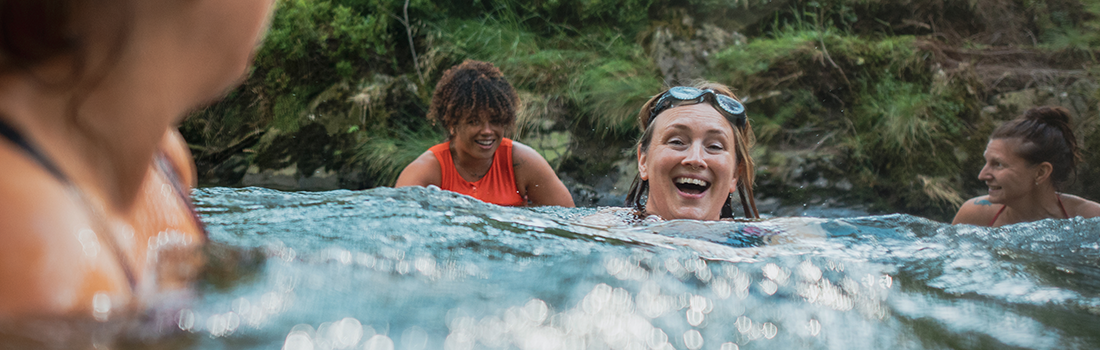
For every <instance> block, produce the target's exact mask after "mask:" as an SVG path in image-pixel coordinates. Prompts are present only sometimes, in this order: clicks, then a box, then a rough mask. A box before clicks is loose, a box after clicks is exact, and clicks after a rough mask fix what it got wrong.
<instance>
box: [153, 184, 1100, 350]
mask: <svg viewBox="0 0 1100 350" xmlns="http://www.w3.org/2000/svg"><path fill="white" fill-rule="evenodd" d="M195 198H196V204H197V206H198V208H199V210H200V212H201V214H202V216H203V219H204V221H205V222H206V223H207V224H208V227H209V229H210V235H211V236H210V237H211V240H212V241H213V242H214V246H215V249H214V251H221V253H214V254H213V257H212V259H213V260H212V262H211V264H212V265H213V266H212V267H213V269H212V271H213V272H212V273H211V274H209V275H208V276H207V277H206V278H205V280H204V281H203V282H202V283H201V284H200V286H199V289H200V294H201V297H200V299H199V300H197V302H196V304H195V305H193V306H192V307H191V308H189V309H187V310H184V311H183V312H181V314H180V318H179V327H180V328H181V329H182V332H181V333H182V335H180V336H176V337H170V338H169V339H166V340H161V342H162V343H160V344H157V343H152V344H150V345H153V346H157V345H165V344H168V343H171V344H184V346H185V347H189V348H194V349H279V348H282V349H639V350H641V349H700V348H702V349H756V348H775V349H787V348H820V349H853V348H855V349H870V348H875V349H880V348H901V349H926V348H989V349H1003V348H1014V347H1018V348H1035V349H1066V348H1069V349H1073V348H1100V332H1098V330H1100V230H1097V228H1096V227H1097V223H1098V221H1097V220H1082V219H1070V220H1045V221H1040V222H1036V223H1028V224H1020V225H1013V226H1008V227H1004V228H998V229H987V228H977V227H972V226H950V225H945V224H942V223H938V222H933V221H929V220H926V219H922V218H918V217H913V216H908V215H887V216H864V217H846V218H783V219H770V220H764V221H761V222H758V223H742V222H692V221H672V222H666V223H646V224H639V225H634V226H621V227H613V228H603V227H599V226H594V225H583V224H579V222H580V221H581V220H580V219H581V218H583V217H586V216H588V215H591V214H592V213H594V212H595V211H596V209H592V208H578V209H564V208H535V209H527V208H505V207H499V206H494V205H489V204H484V203H481V202H478V201H476V200H473V199H470V198H468V197H464V196H459V195H454V194H451V193H449V192H444V191H439V190H433V189H424V188H404V189H389V188H379V189H374V190H368V191H358V192H352V191H333V192H320V193H317V192H310V193H287V192H279V191H274V190H266V189H255V188H247V189H230V188H207V189H199V190H196V192H195ZM761 231H764V232H772V233H774V234H775V235H774V236H772V237H769V238H767V239H765V241H767V242H768V243H769V244H763V245H759V244H758V243H759V241H760V240H753V239H744V238H745V237H748V236H747V234H746V232H761ZM655 233H658V234H655ZM750 238H751V237H750ZM754 245H755V246H754Z"/></svg>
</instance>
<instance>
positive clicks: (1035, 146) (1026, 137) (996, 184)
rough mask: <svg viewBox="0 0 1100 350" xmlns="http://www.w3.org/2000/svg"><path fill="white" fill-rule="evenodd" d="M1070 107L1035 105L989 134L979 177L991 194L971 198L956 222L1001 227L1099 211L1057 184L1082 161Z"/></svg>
mask: <svg viewBox="0 0 1100 350" xmlns="http://www.w3.org/2000/svg"><path fill="white" fill-rule="evenodd" d="M1080 158H1081V156H1080V154H1079V152H1078V149H1077V138H1076V137H1075V136H1074V135H1073V130H1072V128H1071V127H1070V116H1069V111H1067V110H1066V109H1065V108H1062V107H1036V108H1032V109H1029V110H1027V111H1026V112H1024V115H1023V116H1020V117H1018V118H1016V119H1014V120H1012V121H1009V122H1007V123H1005V124H1004V125H1001V126H1000V127H998V128H997V129H996V130H994V131H993V134H992V135H991V136H990V137H989V144H988V145H987V146H986V148H985V167H983V168H982V171H981V172H980V173H978V179H979V180H982V181H985V183H986V185H988V186H989V194H988V195H985V196H981V197H976V198H973V199H971V200H969V201H966V203H964V204H963V205H962V208H959V212H958V214H956V215H955V219H954V221H952V224H970V225H978V226H990V227H998V226H1004V225H1011V224H1015V223H1021V222H1031V221H1037V220H1042V219H1051V218H1053V219H1068V218H1071V217H1075V216H1081V217H1085V218H1091V217H1096V216H1100V204H1097V203H1096V202H1093V201H1090V200H1087V199H1084V198H1081V197H1077V196H1074V195H1070V194H1064V193H1060V192H1058V190H1059V189H1060V188H1061V187H1062V186H1063V185H1064V184H1065V183H1066V182H1067V181H1069V180H1070V178H1071V177H1072V175H1075V173H1076V169H1077V163H1078V162H1079V161H1080Z"/></svg>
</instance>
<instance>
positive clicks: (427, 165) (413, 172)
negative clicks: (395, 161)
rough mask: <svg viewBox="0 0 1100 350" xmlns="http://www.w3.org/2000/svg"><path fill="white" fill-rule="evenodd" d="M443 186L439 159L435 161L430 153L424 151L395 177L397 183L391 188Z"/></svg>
mask: <svg viewBox="0 0 1100 350" xmlns="http://www.w3.org/2000/svg"><path fill="white" fill-rule="evenodd" d="M442 184H443V173H442V170H440V169H439V159H435V154H432V151H426V152H424V154H421V155H420V156H419V157H416V160H414V161H413V162H412V163H409V165H408V166H406V167H405V170H402V171H401V175H399V176H397V183H395V184H394V185H393V187H406V186H428V185H436V186H440V185H442Z"/></svg>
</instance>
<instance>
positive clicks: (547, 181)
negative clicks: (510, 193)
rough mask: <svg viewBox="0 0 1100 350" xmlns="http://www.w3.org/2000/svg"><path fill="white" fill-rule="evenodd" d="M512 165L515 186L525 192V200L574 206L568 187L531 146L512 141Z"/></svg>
mask: <svg viewBox="0 0 1100 350" xmlns="http://www.w3.org/2000/svg"><path fill="white" fill-rule="evenodd" d="M512 166H513V169H514V170H515V176H516V187H518V188H519V190H520V193H521V194H524V193H526V196H527V200H528V201H530V202H531V203H532V204H534V205H557V206H562V207H570V208H571V207H573V206H574V204H573V196H572V195H570V194H569V189H567V188H565V184H562V183H561V179H559V178H558V174H557V173H555V172H554V169H553V168H551V167H550V163H547V162H546V159H545V158H542V155H540V154H539V153H538V152H535V150H534V149H533V148H531V147H528V146H527V145H524V144H522V143H519V142H512Z"/></svg>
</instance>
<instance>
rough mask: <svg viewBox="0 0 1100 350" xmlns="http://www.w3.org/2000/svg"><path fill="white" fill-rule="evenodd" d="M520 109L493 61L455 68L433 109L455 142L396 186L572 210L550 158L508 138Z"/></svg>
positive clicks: (414, 166)
mask: <svg viewBox="0 0 1100 350" xmlns="http://www.w3.org/2000/svg"><path fill="white" fill-rule="evenodd" d="M518 108H519V97H517V96H516V91H515V89H513V88H512V84H509V83H508V81H507V80H504V76H503V75H502V74H501V73H500V70H499V69H497V67H494V66H493V65H492V64H491V63H488V62H480V61H466V62H463V63H462V64H460V65H457V66H454V67H451V69H448V70H447V71H446V72H444V73H443V78H442V79H440V80H439V84H437V85H436V87H435V93H433V94H432V104H431V107H429V110H428V118H429V119H433V120H439V121H442V122H443V126H444V127H445V128H447V131H448V132H449V133H450V138H449V139H448V140H447V142H444V143H441V144H438V145H435V146H434V147H432V148H431V149H429V150H428V151H427V152H424V154H421V155H420V157H418V158H416V160H414V161H413V162H412V163H410V164H409V165H408V166H407V167H405V170H402V171H401V175H400V176H399V177H398V178H397V184H395V185H394V187H404V186H428V185H435V186H438V187H440V188H442V189H444V190H448V191H452V192H458V193H461V194H465V195H468V196H471V197H474V198H477V199H479V200H481V201H484V202H488V203H493V204H497V205H508V206H524V205H527V204H528V203H530V204H533V205H558V206H563V207H572V206H573V197H572V196H571V195H570V194H569V190H568V189H566V188H565V185H564V184H562V182H561V180H560V179H558V175H557V174H556V173H554V169H553V168H551V167H550V164H549V163H547V162H546V159H544V158H542V156H541V155H539V154H538V152H535V150H534V149H532V148H531V147H528V146H527V145H524V144H521V143H519V142H513V141H512V140H511V139H509V138H507V137H506V135H508V134H511V133H512V131H513V129H514V128H515V123H516V111H517V109H518Z"/></svg>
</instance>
